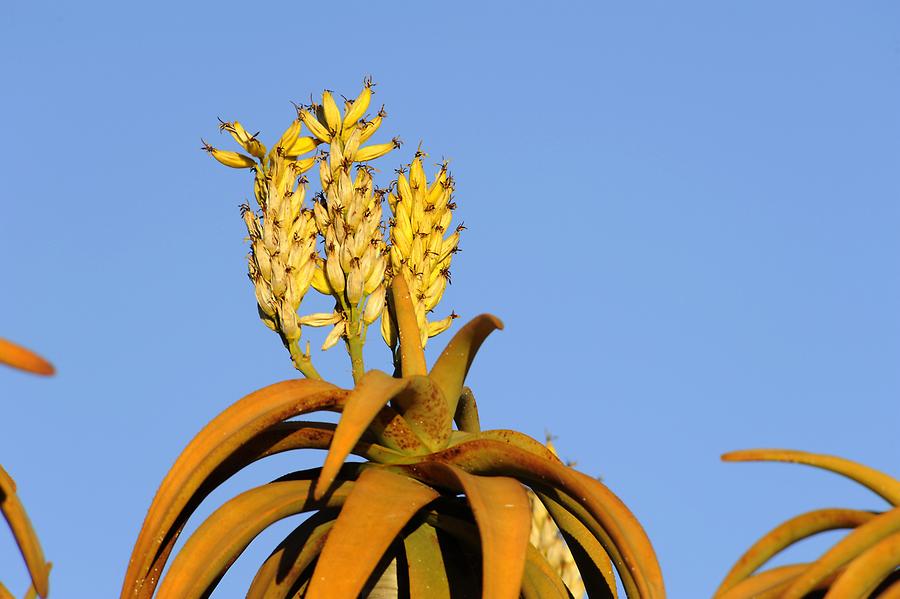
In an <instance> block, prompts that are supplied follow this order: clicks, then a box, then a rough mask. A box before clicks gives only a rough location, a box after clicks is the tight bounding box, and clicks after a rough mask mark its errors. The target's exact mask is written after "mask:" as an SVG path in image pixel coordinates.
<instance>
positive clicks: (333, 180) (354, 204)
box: [204, 79, 462, 378]
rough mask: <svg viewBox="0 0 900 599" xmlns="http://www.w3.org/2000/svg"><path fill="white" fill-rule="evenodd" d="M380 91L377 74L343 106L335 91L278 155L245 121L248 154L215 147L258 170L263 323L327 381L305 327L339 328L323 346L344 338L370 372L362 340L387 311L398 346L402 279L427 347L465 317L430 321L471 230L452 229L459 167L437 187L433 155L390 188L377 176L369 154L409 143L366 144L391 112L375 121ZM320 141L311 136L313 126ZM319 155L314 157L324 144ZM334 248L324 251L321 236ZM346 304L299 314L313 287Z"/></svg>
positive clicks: (251, 214)
mask: <svg viewBox="0 0 900 599" xmlns="http://www.w3.org/2000/svg"><path fill="white" fill-rule="evenodd" d="M371 97H372V82H371V80H369V79H367V80H366V81H365V85H364V87H363V90H362V91H361V92H360V93H359V95H358V96H357V97H356V98H355V99H354V100H346V99H345V100H344V107H343V111H342V110H341V109H340V108H339V107H338V105H337V102H336V101H335V99H334V96H333V95H332V93H331V92H330V91H328V90H326V91H325V92H323V94H322V100H321V103H320V104H315V103H313V104H311V105H309V106H298V107H297V119H296V120H295V121H294V122H293V123H292V124H291V126H290V127H289V128H288V129H287V131H285V132H284V134H283V135H282V137H281V139H279V141H278V143H277V144H276V146H275V147H274V148H273V149H272V150H271V151H268V152H267V150H266V147H265V146H264V145H263V144H262V143H261V142H260V141H259V140H258V139H257V137H256V135H251V134H249V133H248V132H247V131H246V129H245V128H244V127H243V126H242V125H241V124H240V123H238V122H223V123H222V124H221V129H222V130H223V131H227V132H229V133H230V134H231V135H232V137H233V138H234V139H235V141H237V142H238V144H240V146H241V147H242V148H243V149H244V150H245V151H246V152H247V153H246V154H244V153H239V152H230V151H225V150H219V149H217V148H213V147H212V146H210V145H209V144H206V143H205V142H204V149H206V150H207V151H209V152H210V153H211V154H212V156H213V157H214V158H215V159H216V160H218V161H219V162H221V163H222V164H225V165H227V166H230V167H233V168H240V169H244V168H246V169H252V170H253V171H254V175H255V177H254V195H255V196H256V200H257V203H258V205H259V212H258V213H257V212H256V211H254V210H251V209H250V207H249V206H246V205H245V206H243V207H242V213H243V217H244V221H245V223H246V225H247V231H248V233H249V237H250V246H251V251H250V256H249V271H250V278H251V280H252V281H253V284H254V288H255V291H256V298H257V303H258V304H259V313H260V317H261V318H262V320H263V322H265V324H266V325H267V326H268V327H269V328H271V329H272V330H274V331H276V332H277V333H278V334H279V335H280V336H281V338H282V341H283V342H284V344H285V346H286V347H287V348H288V349H289V350H290V352H291V356H292V358H293V359H294V364H295V366H297V368H298V369H299V370H301V371H302V372H303V373H304V374H306V375H307V376H312V377H315V378H318V374H317V373H316V372H315V369H314V368H313V367H312V364H311V361H310V355H309V349H308V347H309V345H308V343H307V349H306V351H305V352H303V351H301V350H300V347H299V340H300V338H301V328H302V327H303V326H313V327H320V326H331V327H332V328H331V331H330V332H329V333H328V335H327V336H326V338H325V342H324V344H323V345H322V349H328V348H330V347H332V346H334V345H335V344H337V343H338V341H340V340H341V339H343V340H344V341H345V342H346V344H347V350H348V353H349V354H350V358H351V363H352V364H353V372H354V377H357V376H361V374H362V372H363V370H362V345H363V343H365V338H366V330H367V328H368V326H369V325H371V324H373V323H374V322H375V321H376V320H378V318H379V317H381V318H382V325H381V329H382V335H383V337H384V339H385V341H387V343H388V345H389V346H390V347H391V348H392V349H393V348H395V347H396V342H397V340H396V337H397V334H396V323H395V322H393V317H392V316H391V311H390V309H389V306H388V302H387V300H386V296H387V293H386V291H387V288H388V286H389V285H390V281H391V278H392V277H393V276H397V275H400V276H403V277H404V278H405V280H406V282H407V285H408V287H409V289H410V292H411V294H412V295H413V300H414V305H415V308H416V316H417V320H418V324H419V328H420V331H421V340H422V345H423V346H424V345H425V343H426V341H427V340H428V338H429V337H433V336H435V335H437V334H439V333H441V332H442V331H444V330H446V329H447V328H448V327H449V326H450V323H451V321H452V320H453V319H454V318H455V317H456V315H455V314H451V315H450V316H448V317H446V318H443V319H442V320H437V321H429V320H428V314H429V313H430V312H431V311H432V310H433V309H434V308H435V306H436V305H437V303H438V302H439V301H440V299H441V296H442V295H443V293H444V289H445V287H446V285H447V283H448V282H449V281H450V260H451V257H452V254H453V253H455V252H456V251H457V250H458V245H459V231H460V230H462V227H461V226H460V227H458V228H457V230H455V231H450V230H449V228H450V221H451V217H452V210H453V209H454V208H455V205H454V204H453V202H452V194H453V187H454V186H453V178H452V177H451V176H450V173H449V171H448V169H447V164H446V163H444V164H442V165H441V167H440V170H439V171H438V172H437V174H436V175H435V177H434V180H433V181H432V182H431V184H429V183H428V182H427V180H426V177H425V171H424V169H423V167H422V158H423V157H424V156H425V155H424V154H423V153H422V152H421V151H419V152H417V153H416V155H415V158H414V159H413V161H412V162H411V163H410V164H409V165H408V172H409V176H408V177H407V175H406V172H407V169H406V168H404V169H400V170H399V171H398V173H399V174H398V178H397V180H396V181H394V182H392V183H391V185H390V187H389V189H390V190H391V191H389V192H388V191H387V190H382V189H379V188H377V187H376V186H375V183H374V181H373V172H374V169H373V168H372V167H371V166H369V165H368V162H369V161H372V160H375V159H376V158H379V157H381V156H384V155H385V154H387V153H388V152H390V151H391V150H394V149H395V148H398V147H400V142H399V140H398V139H397V138H394V139H393V140H391V141H390V142H388V143H380V144H370V145H364V144H365V142H366V141H368V140H369V138H370V137H372V135H373V134H374V133H375V132H376V131H377V130H378V128H379V127H380V126H381V123H382V121H383V120H384V118H385V116H386V115H385V112H384V109H383V108H382V109H381V110H380V111H379V112H378V113H377V115H376V116H375V117H374V118H372V119H370V120H367V119H366V111H367V110H368V109H369V105H370V102H371ZM304 126H305V128H306V129H307V130H308V131H309V133H310V134H311V135H310V136H301V135H300V133H301V128H303V127H304ZM320 146H321V147H322V148H321V149H322V150H324V149H325V148H326V147H327V151H321V152H320V153H319V154H317V155H315V156H308V157H303V156H304V155H305V154H309V153H310V152H312V151H313V150H315V149H316V148H318V147H320ZM316 163H318V169H319V179H320V182H321V191H320V192H319V193H317V194H316V195H315V197H314V199H313V202H312V207H311V208H308V207H304V199H305V196H306V192H307V184H308V182H307V179H306V177H305V176H304V175H303V173H305V172H306V171H308V170H310V169H311V168H312V167H313V166H315V165H316ZM385 196H387V198H388V203H389V205H390V209H391V213H392V216H391V218H390V219H389V224H390V233H389V239H390V245H388V244H387V242H386V240H385V229H386V226H385V224H384V223H383V214H382V203H383V199H384V197H385ZM319 240H321V241H322V244H323V247H322V249H321V250H320V251H317V245H316V244H317V241H319ZM310 286H312V287H313V288H314V289H316V290H317V291H319V292H320V293H323V294H325V295H328V296H331V297H333V298H334V300H335V306H334V309H333V311H331V312H325V313H315V314H308V315H306V316H302V317H301V316H299V315H298V310H299V307H300V303H301V301H302V300H303V297H304V295H305V293H306V292H307V290H308V289H309V287H310Z"/></svg>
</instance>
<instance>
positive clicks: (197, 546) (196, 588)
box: [157, 480, 353, 599]
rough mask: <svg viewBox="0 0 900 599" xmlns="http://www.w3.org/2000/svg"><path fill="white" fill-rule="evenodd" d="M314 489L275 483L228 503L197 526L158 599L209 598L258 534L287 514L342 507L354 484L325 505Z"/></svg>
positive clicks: (341, 488) (341, 486) (348, 484)
mask: <svg viewBox="0 0 900 599" xmlns="http://www.w3.org/2000/svg"><path fill="white" fill-rule="evenodd" d="M310 487H311V480H289V481H279V482H272V483H269V484H267V485H263V486H261V487H256V488H254V489H251V490H249V491H246V492H244V493H241V494H240V495H238V496H237V497H235V498H234V499H232V500H230V501H228V502H227V503H225V504H224V505H223V506H222V507H220V508H219V509H217V510H216V511H215V512H213V513H212V515H211V516H210V517H209V518H207V519H206V521H204V522H203V524H201V525H200V526H199V528H197V530H196V531H195V532H194V534H192V535H191V537H190V538H189V539H188V540H187V542H186V543H185V545H184V547H183V548H182V549H181V551H180V552H178V555H176V556H175V559H174V560H172V565H171V567H170V568H169V571H168V572H167V573H166V576H165V578H164V579H163V581H162V584H161V585H160V587H159V593H158V595H157V597H158V599H195V598H199V597H207V596H208V594H209V593H211V592H212V590H213V589H214V588H215V586H216V584H217V583H218V581H219V579H220V578H221V577H222V575H223V574H224V573H225V570H227V569H228V567H229V566H230V565H231V564H232V563H233V562H234V560H235V559H237V557H238V556H239V555H240V554H241V552H243V551H244V549H246V548H247V545H249V544H250V542H251V541H252V540H253V539H254V538H256V536H257V535H258V534H259V533H261V532H262V531H263V530H265V529H266V528H267V527H268V526H270V525H271V524H273V523H274V522H277V521H278V520H281V519H283V518H286V517H288V516H292V515H294V514H300V513H302V512H306V511H310V510H313V509H323V508H328V507H337V506H340V505H342V504H343V503H344V502H345V501H346V499H347V497H348V495H349V494H350V493H351V490H352V488H353V483H352V482H350V481H342V482H341V484H339V485H338V486H336V487H335V489H334V492H333V493H331V494H330V495H329V496H328V499H327V500H326V501H324V502H319V501H315V500H313V499H312V496H311V493H310Z"/></svg>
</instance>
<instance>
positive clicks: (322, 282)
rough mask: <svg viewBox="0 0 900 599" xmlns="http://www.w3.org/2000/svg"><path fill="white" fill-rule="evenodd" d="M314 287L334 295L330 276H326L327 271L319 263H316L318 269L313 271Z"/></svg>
mask: <svg viewBox="0 0 900 599" xmlns="http://www.w3.org/2000/svg"><path fill="white" fill-rule="evenodd" d="M310 283H311V284H312V287H313V289H315V290H316V291H318V292H319V293H321V294H324V295H333V294H334V290H333V289H332V288H331V285H330V284H329V283H328V277H327V276H325V271H323V270H322V269H321V268H320V267H319V266H318V265H316V270H315V271H314V272H313V275H312V281H311V282H310Z"/></svg>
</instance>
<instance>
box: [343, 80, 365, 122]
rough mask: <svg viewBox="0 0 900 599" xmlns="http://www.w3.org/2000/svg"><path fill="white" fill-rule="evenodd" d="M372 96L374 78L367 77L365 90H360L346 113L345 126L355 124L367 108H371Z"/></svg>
mask: <svg viewBox="0 0 900 599" xmlns="http://www.w3.org/2000/svg"><path fill="white" fill-rule="evenodd" d="M371 98H372V80H371V79H366V82H365V86H364V87H363V90H362V91H361V92H359V95H358V96H356V99H355V100H353V104H352V105H351V106H350V109H349V110H348V111H347V114H345V115H344V123H343V125H344V128H345V129H346V128H347V127H350V126H351V125H354V124H355V123H356V121H358V120H359V119H361V118H362V117H363V115H364V114H366V110H368V109H369V101H370V100H371Z"/></svg>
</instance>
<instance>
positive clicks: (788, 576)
mask: <svg viewBox="0 0 900 599" xmlns="http://www.w3.org/2000/svg"><path fill="white" fill-rule="evenodd" d="M808 567H809V564H790V565H787V566H778V567H775V568H772V569H770V570H766V571H764V572H760V573H758V574H754V575H753V576H751V577H749V578H745V579H744V580H742V581H740V582H738V583H737V584H736V585H734V586H733V587H731V588H730V589H728V590H727V591H725V593H723V594H722V595H717V596H716V597H717V599H718V598H719V597H721V599H776V598H777V597H780V596H781V593H782V592H784V589H785V588H787V586H788V585H790V584H791V582H792V581H793V580H795V579H796V578H797V576H799V575H800V573H801V572H803V571H804V570H805V569H806V568H808Z"/></svg>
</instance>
